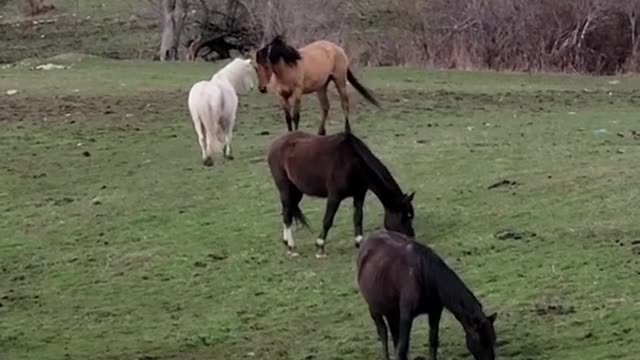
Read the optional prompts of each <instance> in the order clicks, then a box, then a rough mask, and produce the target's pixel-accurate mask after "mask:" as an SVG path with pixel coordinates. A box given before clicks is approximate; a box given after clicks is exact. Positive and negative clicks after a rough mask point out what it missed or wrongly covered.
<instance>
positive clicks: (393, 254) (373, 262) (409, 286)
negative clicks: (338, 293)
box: [357, 230, 419, 314]
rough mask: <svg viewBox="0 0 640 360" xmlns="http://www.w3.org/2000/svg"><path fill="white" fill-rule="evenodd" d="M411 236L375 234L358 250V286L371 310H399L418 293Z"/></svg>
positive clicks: (383, 231)
mask: <svg viewBox="0 0 640 360" xmlns="http://www.w3.org/2000/svg"><path fill="white" fill-rule="evenodd" d="M411 247H412V241H411V239H409V238H408V237H406V236H404V235H402V234H399V233H395V232H389V231H386V230H380V231H376V232H374V233H372V234H371V235H369V236H368V237H367V239H365V240H364V241H363V242H362V244H361V245H360V248H359V249H358V258H357V268H358V286H359V287H360V292H361V293H362V296H363V297H364V298H365V300H366V301H367V303H368V304H369V307H370V308H371V309H372V310H373V311H375V312H378V313H382V314H387V313H391V312H394V311H397V309H398V307H399V306H400V301H401V300H403V301H413V300H414V299H417V295H418V293H419V291H418V288H419V285H418V284H417V281H416V277H415V276H414V275H415V271H416V263H415V258H414V257H413V256H412V254H411Z"/></svg>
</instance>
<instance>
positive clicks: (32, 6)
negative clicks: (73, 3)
mask: <svg viewBox="0 0 640 360" xmlns="http://www.w3.org/2000/svg"><path fill="white" fill-rule="evenodd" d="M53 9H55V7H54V6H53V5H51V4H49V3H48V2H47V0H21V2H20V11H21V12H22V14H23V15H25V16H35V15H40V14H44V13H46V12H48V11H51V10H53Z"/></svg>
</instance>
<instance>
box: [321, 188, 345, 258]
mask: <svg viewBox="0 0 640 360" xmlns="http://www.w3.org/2000/svg"><path fill="white" fill-rule="evenodd" d="M340 202H341V199H340V198H337V197H335V196H331V195H329V197H328V198H327V208H326V209H325V212H324V219H323V220H322V230H321V231H320V235H319V236H318V239H317V240H316V258H323V257H326V256H327V253H326V252H325V248H324V244H325V240H326V239H327V234H329V229H330V228H331V226H332V225H333V218H334V217H335V215H336V212H337V211H338V208H339V207H340Z"/></svg>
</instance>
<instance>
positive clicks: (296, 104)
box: [293, 87, 302, 130]
mask: <svg viewBox="0 0 640 360" xmlns="http://www.w3.org/2000/svg"><path fill="white" fill-rule="evenodd" d="M301 103H302V87H301V88H300V89H297V90H295V91H294V92H293V126H294V127H295V129H296V130H298V125H299V124H300V105H301Z"/></svg>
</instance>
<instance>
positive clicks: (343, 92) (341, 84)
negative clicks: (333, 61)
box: [333, 74, 351, 132]
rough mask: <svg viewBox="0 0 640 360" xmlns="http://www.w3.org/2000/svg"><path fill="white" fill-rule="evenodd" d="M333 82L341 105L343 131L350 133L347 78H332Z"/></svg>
mask: <svg viewBox="0 0 640 360" xmlns="http://www.w3.org/2000/svg"><path fill="white" fill-rule="evenodd" d="M333 82H334V83H335V84H336V89H337V90H338V94H340V105H342V112H343V113H344V131H345V132H351V125H350V124H349V94H348V93H347V78H346V74H345V76H340V77H336V78H334V80H333Z"/></svg>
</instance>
